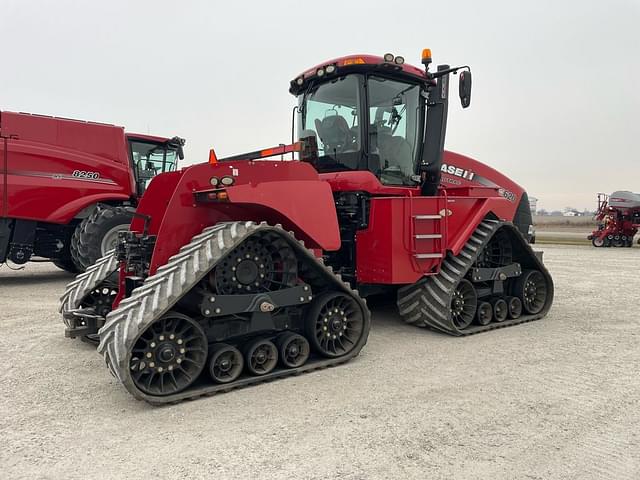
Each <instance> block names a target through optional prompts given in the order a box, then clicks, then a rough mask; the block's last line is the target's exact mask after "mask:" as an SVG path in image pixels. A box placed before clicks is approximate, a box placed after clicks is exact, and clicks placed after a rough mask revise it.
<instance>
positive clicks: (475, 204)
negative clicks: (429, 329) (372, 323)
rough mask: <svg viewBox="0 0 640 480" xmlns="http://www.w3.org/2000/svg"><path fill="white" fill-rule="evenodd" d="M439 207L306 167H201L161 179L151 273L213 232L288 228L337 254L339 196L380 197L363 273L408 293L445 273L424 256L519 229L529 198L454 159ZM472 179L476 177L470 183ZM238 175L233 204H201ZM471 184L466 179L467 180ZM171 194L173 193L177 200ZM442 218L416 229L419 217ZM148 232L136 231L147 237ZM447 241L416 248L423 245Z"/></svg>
mask: <svg viewBox="0 0 640 480" xmlns="http://www.w3.org/2000/svg"><path fill="white" fill-rule="evenodd" d="M444 165H445V166H446V167H447V168H449V167H452V168H453V170H452V171H453V173H451V174H450V173H445V172H443V175H442V188H441V189H440V195H439V196H436V197H421V196H420V195H419V193H420V191H419V188H417V187H416V188H412V187H395V186H388V185H387V186H386V185H382V184H381V183H380V181H379V180H378V179H377V178H376V177H375V176H374V175H373V174H372V173H370V172H367V171H358V172H338V173H327V174H321V175H319V174H318V173H317V172H316V170H315V169H314V168H313V167H312V166H311V165H310V164H307V163H304V162H299V161H248V160H239V161H232V162H222V163H218V164H213V165H211V164H208V163H206V164H199V165H195V166H192V167H188V168H186V169H183V170H182V171H180V172H176V173H171V174H163V175H159V176H158V177H156V178H155V179H154V180H153V181H152V183H151V185H150V186H149V188H148V190H147V192H146V193H145V195H144V197H143V199H142V201H141V203H140V205H139V207H138V211H139V212H140V213H143V214H145V215H149V216H151V218H152V220H151V223H150V229H149V233H151V234H153V235H157V240H156V247H155V250H154V253H153V258H152V265H151V271H150V273H151V274H153V273H154V272H155V271H156V270H157V268H158V267H160V266H161V265H164V264H165V263H166V262H167V260H168V259H169V258H170V257H171V256H172V255H175V254H176V253H177V252H178V251H179V249H180V248H181V247H182V246H184V245H186V244H187V243H189V241H190V240H191V238H192V237H193V236H194V235H196V234H198V233H200V232H201V231H202V230H203V229H204V228H206V227H207V226H211V225H215V224H216V223H219V222H225V221H238V220H251V221H257V222H260V221H266V222H268V223H271V224H275V223H281V224H282V225H283V227H284V228H285V229H287V230H292V231H293V232H294V233H295V235H296V237H298V238H300V239H302V240H304V241H305V243H306V245H307V246H308V247H309V248H312V249H314V250H317V252H318V254H321V252H322V251H333V250H337V249H339V247H340V236H339V226H338V221H337V217H336V210H335V206H334V199H333V194H332V192H334V191H359V192H368V193H369V194H370V195H371V203H370V207H371V208H370V217H369V225H368V227H367V228H366V229H364V230H361V231H359V232H358V234H357V237H356V240H357V244H356V258H357V265H356V273H357V279H358V282H360V283H364V284H408V283H413V282H415V281H417V280H418V279H419V278H421V277H422V276H424V275H429V274H433V273H436V272H438V271H439V268H440V264H441V258H427V259H417V258H416V257H415V254H424V253H427V254H430V253H439V254H442V255H443V256H444V255H446V252H447V251H451V252H453V253H454V254H457V253H458V252H459V251H460V250H461V249H462V247H463V246H464V244H465V242H466V241H467V240H468V238H469V236H470V235H471V233H472V232H473V231H474V230H475V229H476V227H477V226H478V224H479V223H480V222H481V221H482V220H483V219H484V218H485V217H486V216H487V215H493V216H495V217H497V218H500V219H502V220H513V217H514V215H515V211H516V208H517V205H518V202H519V201H520V197H521V196H522V194H523V192H524V190H523V189H522V188H521V187H520V186H518V185H517V184H516V183H514V182H513V181H511V180H510V179H508V178H507V177H505V176H504V175H502V174H500V173H499V172H496V171H495V170H494V169H492V168H490V167H487V166H486V165H484V164H482V163H480V162H478V161H476V160H473V159H471V158H469V157H465V156H463V155H459V154H455V153H452V152H446V153H445V157H444ZM465 172H467V173H466V174H465ZM228 175H231V176H233V178H234V179H235V183H234V185H233V186H231V187H228V188H226V192H227V193H228V198H229V201H228V202H213V201H209V202H206V203H205V202H201V201H199V202H196V201H195V194H196V193H198V192H211V191H213V190H214V188H213V187H212V186H211V184H210V179H211V178H212V177H217V178H222V177H223V176H228ZM465 175H466V178H463V177H464V176H465ZM167 192H173V193H171V194H170V196H167ZM421 215H442V218H440V219H430V220H424V221H422V220H420V221H416V220H415V217H416V216H421ZM142 228H143V222H142V221H141V220H140V219H136V220H134V222H133V224H132V229H133V230H134V231H137V232H142ZM433 234H438V235H441V238H425V239H416V240H414V235H433Z"/></svg>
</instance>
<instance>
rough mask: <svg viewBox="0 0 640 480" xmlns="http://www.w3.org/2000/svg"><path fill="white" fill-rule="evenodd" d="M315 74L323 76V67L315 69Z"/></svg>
mask: <svg viewBox="0 0 640 480" xmlns="http://www.w3.org/2000/svg"><path fill="white" fill-rule="evenodd" d="M316 75H317V76H319V77H323V76H324V68H319V69H318V70H316Z"/></svg>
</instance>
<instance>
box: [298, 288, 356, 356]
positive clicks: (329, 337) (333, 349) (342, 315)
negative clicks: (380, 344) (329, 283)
mask: <svg viewBox="0 0 640 480" xmlns="http://www.w3.org/2000/svg"><path fill="white" fill-rule="evenodd" d="M364 328H365V323H364V312H363V311H362V308H361V307H360V304H359V303H358V302H357V301H356V300H355V299H353V298H352V297H351V296H349V295H346V294H344V293H340V292H328V293H325V294H323V295H320V296H319V297H316V299H315V300H314V302H313V304H312V305H311V308H310V309H309V311H308V313H307V318H306V319H305V330H306V334H307V338H309V341H310V343H311V346H312V347H313V349H314V350H315V351H316V352H318V353H319V354H320V355H322V356H324V357H328V358H337V357H341V356H343V355H346V354H347V353H349V352H350V351H351V350H353V349H354V348H355V347H356V345H357V344H358V341H359V340H360V338H361V337H362V334H363V333H364Z"/></svg>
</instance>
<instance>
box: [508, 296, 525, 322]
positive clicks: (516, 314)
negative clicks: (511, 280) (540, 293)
mask: <svg viewBox="0 0 640 480" xmlns="http://www.w3.org/2000/svg"><path fill="white" fill-rule="evenodd" d="M507 306H508V309H509V318H511V319H514V320H515V319H516V318H520V315H522V300H520V299H519V298H518V297H507Z"/></svg>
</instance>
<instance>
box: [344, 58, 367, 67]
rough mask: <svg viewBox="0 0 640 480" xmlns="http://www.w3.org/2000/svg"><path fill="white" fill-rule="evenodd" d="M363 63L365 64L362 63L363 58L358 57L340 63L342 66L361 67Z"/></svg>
mask: <svg viewBox="0 0 640 480" xmlns="http://www.w3.org/2000/svg"><path fill="white" fill-rule="evenodd" d="M364 63H366V62H365V61H364V58H360V57H357V58H346V59H345V60H344V61H343V62H342V64H343V65H363V64H364Z"/></svg>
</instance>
